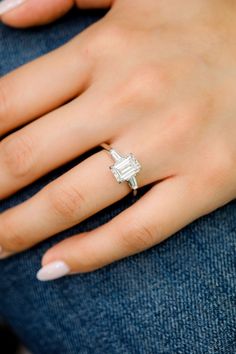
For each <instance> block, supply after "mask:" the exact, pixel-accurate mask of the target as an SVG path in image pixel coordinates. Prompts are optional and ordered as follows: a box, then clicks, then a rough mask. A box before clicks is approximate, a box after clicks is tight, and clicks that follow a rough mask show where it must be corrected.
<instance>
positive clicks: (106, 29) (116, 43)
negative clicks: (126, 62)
mask: <svg viewBox="0 0 236 354" xmlns="http://www.w3.org/2000/svg"><path fill="white" fill-rule="evenodd" d="M91 31H92V33H91V34H92V35H91V36H90V45H91V48H93V49H94V51H95V53H96V52H97V51H98V50H99V53H100V52H101V50H102V51H103V50H104V51H106V52H107V51H109V52H110V50H111V48H116V49H117V48H119V50H121V48H123V47H124V45H127V44H128V36H127V30H125V29H124V28H122V27H121V26H119V25H116V24H115V23H110V21H107V20H105V19H104V21H103V24H101V23H97V24H96V25H95V26H94V27H93V28H91Z"/></svg>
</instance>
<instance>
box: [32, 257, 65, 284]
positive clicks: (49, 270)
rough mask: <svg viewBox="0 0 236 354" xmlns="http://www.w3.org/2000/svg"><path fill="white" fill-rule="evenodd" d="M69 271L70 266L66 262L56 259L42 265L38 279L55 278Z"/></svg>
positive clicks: (47, 279)
mask: <svg viewBox="0 0 236 354" xmlns="http://www.w3.org/2000/svg"><path fill="white" fill-rule="evenodd" d="M69 273H70V268H69V266H68V265H67V264H66V263H65V262H62V261H56V262H52V263H49V264H47V265H45V266H44V267H42V268H41V269H40V270H39V271H38V273H37V279H38V280H40V281H49V280H55V279H58V278H62V277H64V276H65V275H68V274H69Z"/></svg>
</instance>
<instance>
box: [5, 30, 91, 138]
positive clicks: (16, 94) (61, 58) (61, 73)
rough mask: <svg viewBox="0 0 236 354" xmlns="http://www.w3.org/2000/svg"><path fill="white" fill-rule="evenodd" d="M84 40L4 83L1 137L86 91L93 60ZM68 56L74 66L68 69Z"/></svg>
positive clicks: (14, 72)
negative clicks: (91, 60) (88, 53)
mask: <svg viewBox="0 0 236 354" xmlns="http://www.w3.org/2000/svg"><path fill="white" fill-rule="evenodd" d="M82 39H83V35H82V34H81V35H80V36H79V37H76V38H75V39H74V40H72V41H70V42H69V43H67V44H66V45H64V46H63V47H61V48H59V49H57V50H55V51H53V52H51V53H50V54H47V55H45V56H43V57H41V58H39V59H37V60H35V61H33V62H31V63H28V64H26V65H24V66H22V67H21V68H19V69H17V70H15V71H13V72H12V73H10V74H8V75H6V76H4V77H3V78H1V79H0V136H1V135H3V134H5V133H7V132H9V131H10V130H12V129H15V128H17V127H19V126H21V125H23V124H25V123H28V122H30V121H32V120H34V119H35V118H37V117H39V116H41V115H43V114H45V113H47V112H49V111H51V110H52V109H54V108H57V107H58V106H60V105H62V104H63V103H65V102H67V101H68V100H71V99H72V98H73V97H75V96H77V95H78V94H79V93H81V92H82V91H83V89H84V88H85V87H86V84H87V82H88V80H89V72H90V70H89V69H90V60H89V59H88V58H87V55H86V50H84V47H83V45H82ZM75 41H76V42H77V43H75ZM75 44H76V48H77V50H75ZM68 56H69V57H70V65H66V64H67V62H68ZM62 68H63V70H62ZM22 92H24V94H22Z"/></svg>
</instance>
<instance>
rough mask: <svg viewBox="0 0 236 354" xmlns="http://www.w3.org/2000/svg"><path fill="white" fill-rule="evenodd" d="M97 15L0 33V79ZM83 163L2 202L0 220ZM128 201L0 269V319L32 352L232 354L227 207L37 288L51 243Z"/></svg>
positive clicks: (79, 14) (235, 240) (235, 316)
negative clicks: (141, 248)
mask: <svg viewBox="0 0 236 354" xmlns="http://www.w3.org/2000/svg"><path fill="white" fill-rule="evenodd" d="M103 14H105V12H104V11H72V12H71V13H70V14H69V15H67V16H66V17H64V18H63V19H62V20H60V21H57V22H56V23H54V24H52V25H50V26H46V27H43V28H38V29H30V30H14V29H9V28H6V27H4V26H3V25H0V74H1V75H3V74H5V73H7V72H9V71H10V70H12V69H14V68H16V67H18V66H19V65H21V64H23V63H25V62H27V61H29V60H31V59H34V58H36V57H38V56H39V55H41V54H43V53H46V52H48V51H50V50H51V49H53V48H54V47H57V46H59V45H61V44H63V43H64V42H66V41H67V40H68V39H69V38H71V37H73V36H74V35H75V34H77V33H79V32H80V31H81V30H83V29H84V28H85V27H87V26H88V25H89V24H91V23H92V22H94V21H96V20H98V19H99V18H100V17H102V16H103ZM68 65H70V58H68ZM62 70H63V68H62ZM23 94H24V92H22V95H23ZM39 99H40V97H39ZM0 104H1V103H0ZM91 153H92V152H89V153H88V154H87V155H89V154H91ZM85 157H86V155H84V156H82V157H79V158H78V159H76V160H75V161H73V162H71V163H69V164H67V165H66V166H64V167H63V168H60V169H58V170H56V171H54V172H53V173H50V174H49V175H47V176H45V177H43V178H41V179H40V180H38V181H37V182H35V183H33V184H32V185H30V186H28V187H27V188H24V189H23V190H21V191H20V192H18V193H17V194H15V195H14V196H12V197H10V198H8V199H6V200H4V201H1V202H0V212H2V211H4V210H6V209H7V208H10V207H12V206H14V205H16V204H19V203H21V202H22V201H24V200H26V199H27V198H30V197H31V196H32V195H33V194H35V193H36V192H37V191H38V190H40V189H41V188H43V187H44V186H45V185H46V184H47V183H49V181H52V180H53V179H55V178H56V177H57V176H59V175H61V174H62V173H63V172H65V171H67V170H68V169H70V168H71V167H72V166H74V165H76V164H78V163H79V161H81V160H82V159H84V158H85ZM140 193H141V195H142V193H145V188H144V189H142V191H141V192H140ZM133 202H134V200H133V199H132V197H131V195H130V196H128V197H127V198H125V199H124V200H122V201H120V202H119V203H116V204H115V205H113V206H111V207H109V208H107V209H106V210H104V211H102V212H100V213H98V214H97V215H95V216H93V217H91V218H90V219H88V220H86V221H85V222H83V223H81V224H80V225H77V226H76V227H73V228H72V229H70V230H67V231H66V232H63V233H61V234H59V235H56V236H54V237H52V238H51V239H50V240H47V241H46V242H43V243H41V244H40V245H37V246H36V247H34V248H33V249H31V250H29V251H27V252H24V253H22V254H19V255H17V256H14V257H12V258H11V259H8V260H5V261H1V262H0V314H1V315H2V316H3V317H4V318H5V320H6V321H7V322H8V323H9V324H10V326H11V327H12V328H13V330H14V331H15V333H16V334H17V335H18V336H19V337H20V338H21V340H22V341H23V342H24V343H25V345H26V346H27V347H28V348H30V349H31V351H32V352H33V354H164V353H165V354H235V353H236V297H235V290H236V277H235V274H236V273H235V249H236V247H235V246H236V203H235V202H232V203H230V204H228V205H226V206H224V207H223V208H221V209H219V210H217V211H215V212H214V213H212V214H210V215H208V216H206V217H203V218H201V219H200V220H197V221H196V222H194V223H192V224H191V225H189V226H187V227H186V228H185V229H183V230H181V231H180V232H178V233H177V234H176V235H174V236H173V237H171V238H169V239H168V240H166V241H165V242H163V243H161V244H160V245H157V246H155V247H153V248H151V249H150V250H148V251H145V252H143V253H140V254H138V255H135V256H132V257H129V258H126V259H124V260H121V261H119V262H116V263H114V264H111V265H109V266H107V267H105V268H103V269H100V270H97V271H95V272H92V273H88V274H80V275H76V276H71V277H67V278H64V279H60V280H57V281H54V282H49V283H40V282H39V281H37V280H36V278H35V274H36V272H37V270H38V269H39V268H40V260H41V257H42V255H43V254H44V252H45V251H46V250H47V249H48V248H49V247H50V246H51V245H52V244H55V243H56V242H58V241H59V240H61V239H63V238H65V237H68V236H70V235H73V234H75V233H77V232H81V231H86V230H90V229H93V228H94V227H96V226H98V225H100V224H102V223H104V222H107V221H108V220H109V219H111V218H112V217H114V216H115V215H116V214H117V213H119V212H120V211H121V210H123V209H125V208H127V207H128V206H129V205H130V204H131V203H133ZM157 217H158V215H157ZM32 232H33V230H32ZM0 351H1V348H0ZM1 353H2V354H7V352H4V353H3V352H2V351H1Z"/></svg>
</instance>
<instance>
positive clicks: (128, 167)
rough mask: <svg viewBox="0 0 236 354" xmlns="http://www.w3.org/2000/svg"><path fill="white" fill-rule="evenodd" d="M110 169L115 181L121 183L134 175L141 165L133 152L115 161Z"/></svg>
mask: <svg viewBox="0 0 236 354" xmlns="http://www.w3.org/2000/svg"><path fill="white" fill-rule="evenodd" d="M110 169H111V171H112V173H113V175H114V176H115V178H116V180H117V182H119V183H121V182H124V181H129V180H130V179H131V178H132V177H135V176H136V175H137V173H138V172H139V171H140V169H141V165H140V163H139V162H138V160H136V158H135V157H134V155H133V154H129V155H127V156H125V157H123V158H120V160H118V161H116V162H115V163H114V165H112V166H111V167H110Z"/></svg>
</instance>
